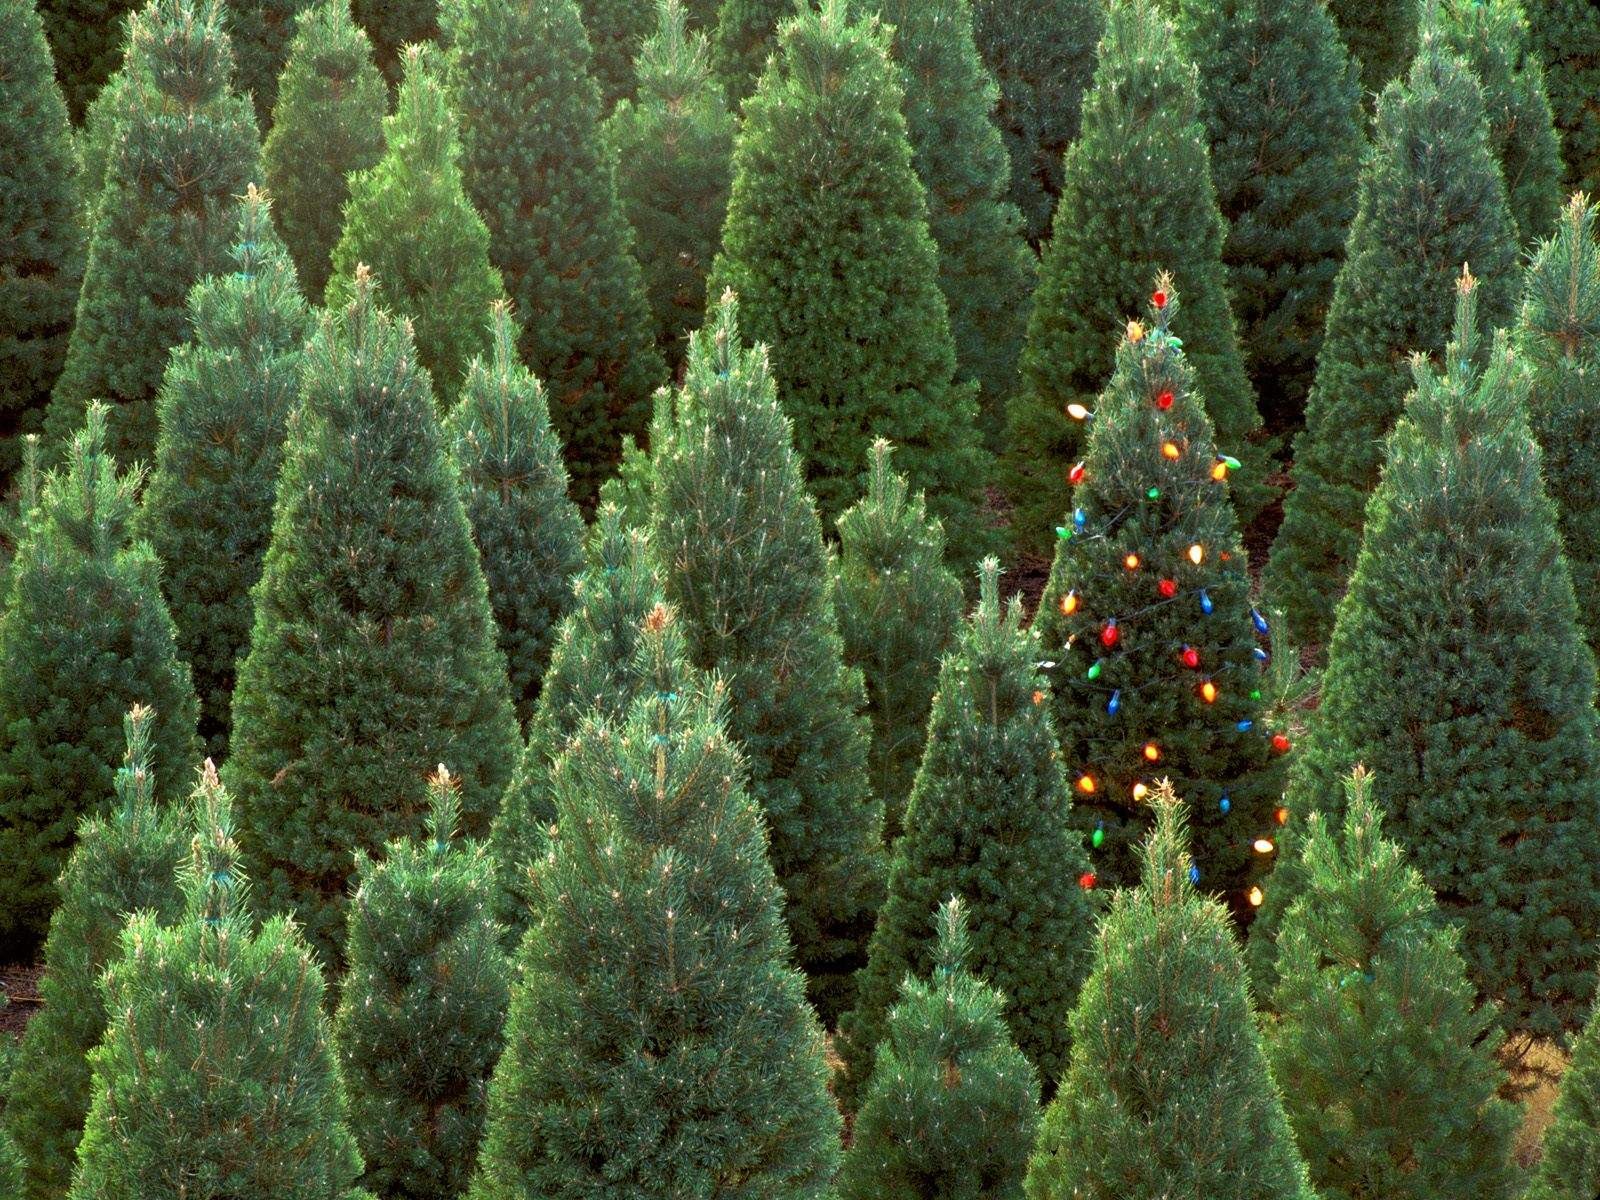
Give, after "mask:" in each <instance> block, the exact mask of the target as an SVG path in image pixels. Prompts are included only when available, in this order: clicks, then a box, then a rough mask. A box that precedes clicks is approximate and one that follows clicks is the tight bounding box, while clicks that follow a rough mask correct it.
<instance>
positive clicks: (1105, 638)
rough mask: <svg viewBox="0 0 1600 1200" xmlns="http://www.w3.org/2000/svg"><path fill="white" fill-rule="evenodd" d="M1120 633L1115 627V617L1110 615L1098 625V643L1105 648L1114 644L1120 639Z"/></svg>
mask: <svg viewBox="0 0 1600 1200" xmlns="http://www.w3.org/2000/svg"><path fill="white" fill-rule="evenodd" d="M1121 637H1122V633H1121V631H1120V630H1118V629H1117V619H1116V618H1115V617H1112V618H1111V620H1109V621H1107V622H1106V623H1105V624H1104V625H1102V626H1101V627H1100V644H1101V645H1102V646H1104V647H1105V648H1106V649H1107V650H1109V649H1111V647H1113V646H1115V645H1116V644H1117V642H1118V641H1119V640H1120V639H1121Z"/></svg>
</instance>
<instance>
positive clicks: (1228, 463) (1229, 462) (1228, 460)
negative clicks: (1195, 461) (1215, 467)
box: [1217, 454, 1239, 471]
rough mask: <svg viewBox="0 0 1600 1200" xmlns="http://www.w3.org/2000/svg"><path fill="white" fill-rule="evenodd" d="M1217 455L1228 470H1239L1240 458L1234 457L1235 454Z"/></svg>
mask: <svg viewBox="0 0 1600 1200" xmlns="http://www.w3.org/2000/svg"><path fill="white" fill-rule="evenodd" d="M1217 457H1219V458H1220V459H1222V465H1223V466H1225V467H1227V468H1228V470H1230V471H1237V470H1238V469H1239V460H1238V459H1237V458H1235V457H1233V455H1231V454H1220V455H1218V456H1217Z"/></svg>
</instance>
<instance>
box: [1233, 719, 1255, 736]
mask: <svg viewBox="0 0 1600 1200" xmlns="http://www.w3.org/2000/svg"><path fill="white" fill-rule="evenodd" d="M1254 724H1255V722H1254V721H1252V720H1250V718H1248V717H1246V718H1245V719H1244V720H1243V721H1240V722H1239V723H1238V724H1237V725H1235V726H1234V728H1235V729H1237V730H1238V731H1239V732H1240V733H1249V732H1250V727H1251V726H1253V725H1254Z"/></svg>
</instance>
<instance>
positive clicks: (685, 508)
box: [650, 296, 931, 1021]
mask: <svg viewBox="0 0 1600 1200" xmlns="http://www.w3.org/2000/svg"><path fill="white" fill-rule="evenodd" d="M739 338H740V328H739V309H738V305H737V302H736V301H735V300H734V299H733V297H732V296H724V297H723V300H722V302H721V303H720V304H719V305H718V306H717V309H716V311H715V313H714V314H713V316H712V318H711V321H710V323H709V324H708V325H707V327H706V328H704V329H702V330H700V331H699V332H698V333H696V334H695V335H694V336H693V338H691V339H690V343H689V364H688V372H687V378H686V380H685V382H684V385H683V389H682V390H681V391H680V392H678V393H677V394H676V395H675V396H674V398H673V402H672V403H671V404H670V405H667V406H665V407H664V409H663V410H662V411H661V412H660V413H658V415H657V418H656V423H655V427H654V428H653V430H652V431H651V437H650V444H651V447H652V450H653V452H654V455H655V488H654V493H653V495H652V497H651V499H652V511H651V516H650V544H651V546H652V548H653V550H654V552H655V554H656V555H657V559H658V561H659V562H660V563H661V564H662V570H663V573H664V576H665V584H666V595H667V599H668V600H669V601H671V602H672V603H673V604H675V605H676V606H677V608H678V610H679V611H680V612H681V613H682V616H683V626H684V637H685V639H686V640H687V643H688V652H689V660H690V662H691V663H692V664H693V665H694V666H696V667H699V668H700V669H701V670H704V671H713V672H715V673H716V674H717V675H718V677H719V678H721V679H722V680H723V681H724V682H725V684H726V685H727V688H728V694H729V697H730V707H729V715H728V720H729V725H728V732H729V734H730V735H731V736H733V737H734V739H735V740H736V741H737V743H738V744H739V745H740V746H741V747H743V749H744V752H745V754H746V755H747V756H748V758H749V764H750V795H751V797H752V798H753V799H754V800H755V802H756V804H757V805H758V807H759V808H760V809H761V811H762V812H763V813H764V814H765V815H766V818H767V828H768V831H769V833H770V836H771V853H772V865H773V868H774V869H775V870H776V871H777V875H778V882H779V883H780V884H781V885H782V886H783V889H784V892H785V893H786V895H787V898H788V908H787V916H788V921H789V932H790V935H791V936H792V937H793V939H794V943H795V955H796V961H797V962H798V964H799V965H800V967H801V969H802V970H804V971H805V972H806V974H807V976H808V977H809V982H810V987H811V995H812V997H813V1000H814V1001H815V1002H816V1003H817V1004H818V1005H819V1007H820V1008H821V1010H822V1014H823V1019H824V1020H825V1021H831V1019H832V1018H833V1017H834V1016H835V1015H836V1014H837V1013H838V1012H839V1011H841V1010H842V1009H843V1007H844V1006H845V1004H846V1001H847V998H848V993H849V988H850V976H851V975H852V974H853V973H854V971H855V969H856V967H858V966H859V965H860V964H861V962H862V960H863V958H864V956H865V951H866V945H867V938H868V937H869V936H870V934H871V932H872V918H873V914H874V912H875V909H876V907H877V903H878V900H879V898H880V895H881V891H882V885H883V861H882V860H883V847H882V843H881V841H880V836H881V832H882V823H883V810H882V807H881V805H880V803H879V802H878V801H877V800H876V799H875V798H874V797H873V795H872V789H871V786H870V784H869V782H868V778H867V748H868V745H869V744H870V730H869V726H868V724H867V720H866V717H865V716H864V715H863V714H862V712H861V710H862V708H863V707H864V699H865V697H864V695H863V692H862V684H861V676H860V674H859V673H858V672H856V671H854V670H851V669H849V668H847V667H846V666H845V665H844V659H843V654H844V646H843V643H842V641H841V639H840V637H839V622H838V617H837V614H836V611H835V608H834V596H833V579H832V569H831V564H830V562H829V555H828V550H827V547H826V546H825V545H824V543H823V540H822V526H821V522H820V521H819V520H818V517H817V510H816V505H815V503H814V502H813V501H812V499H811V497H810V496H809V495H807V494H806V490H805V485H804V483H803V482H802V481H801V478H800V462H799V458H798V456H797V455H796V454H795V452H794V447H793V441H792V431H791V428H790V425H789V421H788V420H787V418H786V417H785V416H784V413H783V410H782V409H781V408H780V407H779V404H778V397H777V389H776V387H775V385H774V382H773V378H772V374H771V372H770V371H769V370H768V367H767V360H766V355H765V353H764V351H763V350H762V349H761V348H760V347H756V348H754V349H746V348H745V347H744V346H743V345H742V344H741V342H740V340H739ZM925 909H927V911H931V905H929V906H925Z"/></svg>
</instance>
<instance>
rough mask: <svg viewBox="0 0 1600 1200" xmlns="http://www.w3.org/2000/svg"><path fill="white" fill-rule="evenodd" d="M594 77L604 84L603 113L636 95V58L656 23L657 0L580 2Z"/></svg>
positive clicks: (592, 0)
mask: <svg viewBox="0 0 1600 1200" xmlns="http://www.w3.org/2000/svg"><path fill="white" fill-rule="evenodd" d="M578 2H579V7H580V15H581V16H582V18H583V28H584V31H585V32H586V33H587V34H588V35H589V48H590V49H591V50H592V51H593V53H594V59H593V63H594V77H595V81H596V82H597V83H598V84H599V85H600V110H601V112H610V111H611V109H612V107H613V106H615V104H616V103H617V101H619V100H624V99H627V98H628V97H630V96H632V95H633V89H634V70H633V66H634V58H635V56H636V55H638V53H639V47H640V45H641V43H643V42H644V40H645V39H646V38H647V37H649V36H650V31H651V30H652V29H653V28H655V24H656V6H657V0H578Z"/></svg>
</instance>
